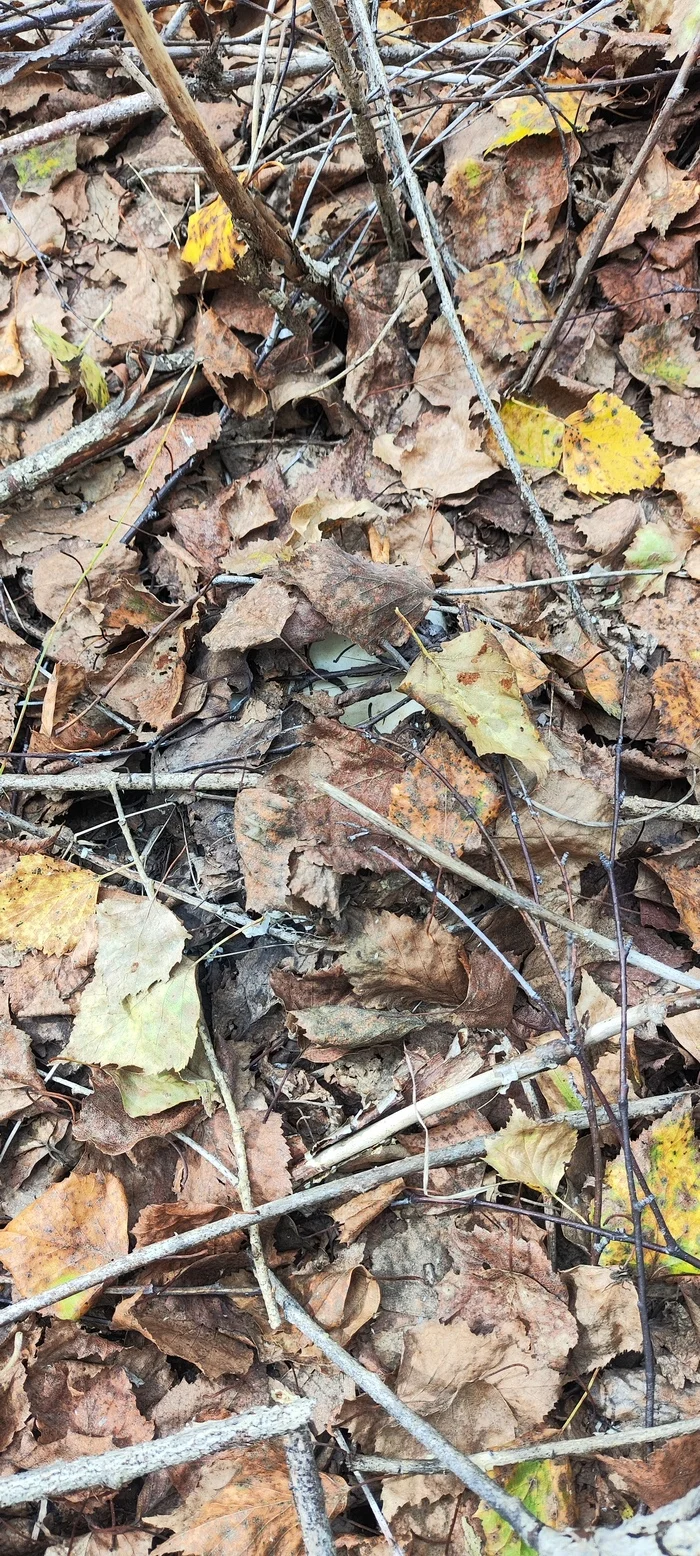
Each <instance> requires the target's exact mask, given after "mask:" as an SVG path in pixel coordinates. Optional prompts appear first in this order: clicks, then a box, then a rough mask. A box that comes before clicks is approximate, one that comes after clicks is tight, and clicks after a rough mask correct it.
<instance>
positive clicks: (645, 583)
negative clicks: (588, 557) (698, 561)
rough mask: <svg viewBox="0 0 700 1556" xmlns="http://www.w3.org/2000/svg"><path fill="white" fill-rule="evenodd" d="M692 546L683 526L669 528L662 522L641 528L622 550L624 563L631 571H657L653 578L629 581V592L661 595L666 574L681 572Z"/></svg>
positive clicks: (688, 534)
mask: <svg viewBox="0 0 700 1556" xmlns="http://www.w3.org/2000/svg"><path fill="white" fill-rule="evenodd" d="M692 543H693V533H692V530H689V529H687V528H685V526H683V527H682V528H680V529H679V528H675V529H671V527H670V525H669V524H667V523H666V521H665V519H662V518H659V519H655V520H653V521H652V522H651V523H650V524H642V525H640V528H639V529H638V530H637V533H636V535H635V537H634V540H633V542H632V545H631V546H628V548H627V550H626V551H625V562H626V564H627V566H628V567H631V568H635V567H640V568H645V567H655V568H658V569H659V572H658V574H657V576H656V577H649V578H636V579H635V578H633V579H630V586H631V587H630V593H631V594H633V595H642V594H646V595H649V594H664V593H665V589H666V580H667V578H668V576H669V573H677V572H680V569H681V568H682V566H683V563H684V561H685V557H686V553H687V552H688V551H689V550H690V547H691V545H692Z"/></svg>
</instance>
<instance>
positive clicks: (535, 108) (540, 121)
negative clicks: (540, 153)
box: [486, 73, 600, 152]
mask: <svg viewBox="0 0 700 1556" xmlns="http://www.w3.org/2000/svg"><path fill="white" fill-rule="evenodd" d="M580 80H581V77H580V76H579V75H578V73H577V74H575V75H573V74H568V75H561V76H551V77H550V78H549V81H548V86H552V85H557V86H563V87H566V86H568V84H569V83H571V86H572V88H575V86H576V85H577V83H578V82H579V81H580ZM493 106H494V110H495V112H496V113H497V114H498V116H499V118H500V119H504V120H505V123H506V128H505V130H504V131H503V133H502V134H501V135H498V136H497V137H496V139H495V140H492V141H491V142H490V144H489V145H488V146H487V147H486V151H487V152H489V151H494V150H495V148H496V147H497V146H513V145H514V144H515V142H516V141H519V140H525V139H526V137H527V136H529V135H553V134H555V133H556V132H563V134H564V135H570V134H571V133H572V131H573V130H585V128H586V126H587V124H588V121H589V119H590V117H591V114H592V113H593V112H594V111H595V109H596V108H598V107H600V99H599V98H597V95H596V94H595V93H594V92H584V91H578V92H577V91H575V90H572V91H570V92H567V91H563V92H558V91H557V92H551V93H548V94H547V97H546V99H545V97H544V94H543V96H542V97H541V98H540V97H536V96H535V95H534V93H533V94H532V95H531V96H529V97H505V98H504V99H503V101H502V102H500V103H494V105H493Z"/></svg>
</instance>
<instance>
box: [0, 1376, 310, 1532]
mask: <svg viewBox="0 0 700 1556" xmlns="http://www.w3.org/2000/svg"><path fill="white" fill-rule="evenodd" d="M312 1409H313V1406H312V1404H311V1401H310V1400H308V1399H298V1400H294V1402H293V1403H292V1404H289V1405H272V1406H270V1408H269V1409H261V1410H247V1411H246V1412H245V1413H244V1414H243V1415H240V1416H229V1418H228V1419H227V1420H225V1421H205V1422H203V1423H202V1424H201V1425H200V1424H197V1425H196V1426H188V1427H187V1428H186V1430H185V1431H184V1432H174V1433H173V1434H172V1435H171V1436H170V1437H159V1438H157V1439H156V1441H155V1442H150V1443H136V1444H135V1446H134V1447H133V1448H114V1449H112V1450H111V1451H110V1452H109V1453H89V1454H82V1455H81V1457H80V1458H78V1459H71V1460H69V1461H65V1460H59V1461H58V1462H57V1463H55V1464H47V1465H45V1466H44V1467H43V1469H40V1470H23V1471H22V1472H21V1473H20V1474H19V1475H10V1476H8V1477H7V1479H5V1480H2V1479H0V1507H16V1506H17V1504H18V1503H20V1502H39V1501H41V1499H42V1498H43V1497H51V1498H53V1497H58V1496H64V1495H65V1494H66V1493H67V1492H69V1491H87V1490H89V1489H90V1487H91V1486H108V1487H109V1488H110V1490H117V1489H118V1488H119V1486H125V1485H127V1483H128V1482H129V1481H130V1480H135V1479H136V1476H137V1475H150V1474H152V1473H153V1471H154V1470H164V1469H169V1468H170V1467H171V1466H172V1465H174V1464H192V1463H195V1462H196V1461H197V1460H198V1459H203V1458H204V1457H205V1455H206V1454H209V1453H220V1452H221V1450H222V1448H232V1447H234V1446H235V1445H236V1444H237V1443H257V1442H261V1441H265V1440H266V1439H267V1438H270V1437H284V1436H285V1434H286V1433H288V1432H291V1431H297V1430H298V1429H299V1428H300V1427H303V1426H305V1424H306V1422H307V1421H308V1420H309V1419H310V1416H311V1411H312Z"/></svg>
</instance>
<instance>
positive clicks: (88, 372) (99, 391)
mask: <svg viewBox="0 0 700 1556" xmlns="http://www.w3.org/2000/svg"><path fill="white" fill-rule="evenodd" d="M80 382H81V384H82V386H83V389H84V390H85V394H86V398H87V401H88V405H94V407H95V410H96V411H103V410H104V409H105V406H106V405H109V389H108V388H107V380H106V378H105V375H104V373H103V371H102V368H101V367H100V365H99V363H98V362H96V361H95V358H94V357H89V356H87V355H86V354H85V353H83V355H82V357H81V359H80Z"/></svg>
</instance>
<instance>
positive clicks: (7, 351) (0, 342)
mask: <svg viewBox="0 0 700 1556" xmlns="http://www.w3.org/2000/svg"><path fill="white" fill-rule="evenodd" d="M23 372H24V358H23V356H22V352H21V350H20V345H19V335H18V334H17V320H16V319H15V318H13V317H11V318H9V319H8V320H7V323H6V324H3V325H2V327H0V376H1V377H7V378H20V377H21V375H22V373H23Z"/></svg>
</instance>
